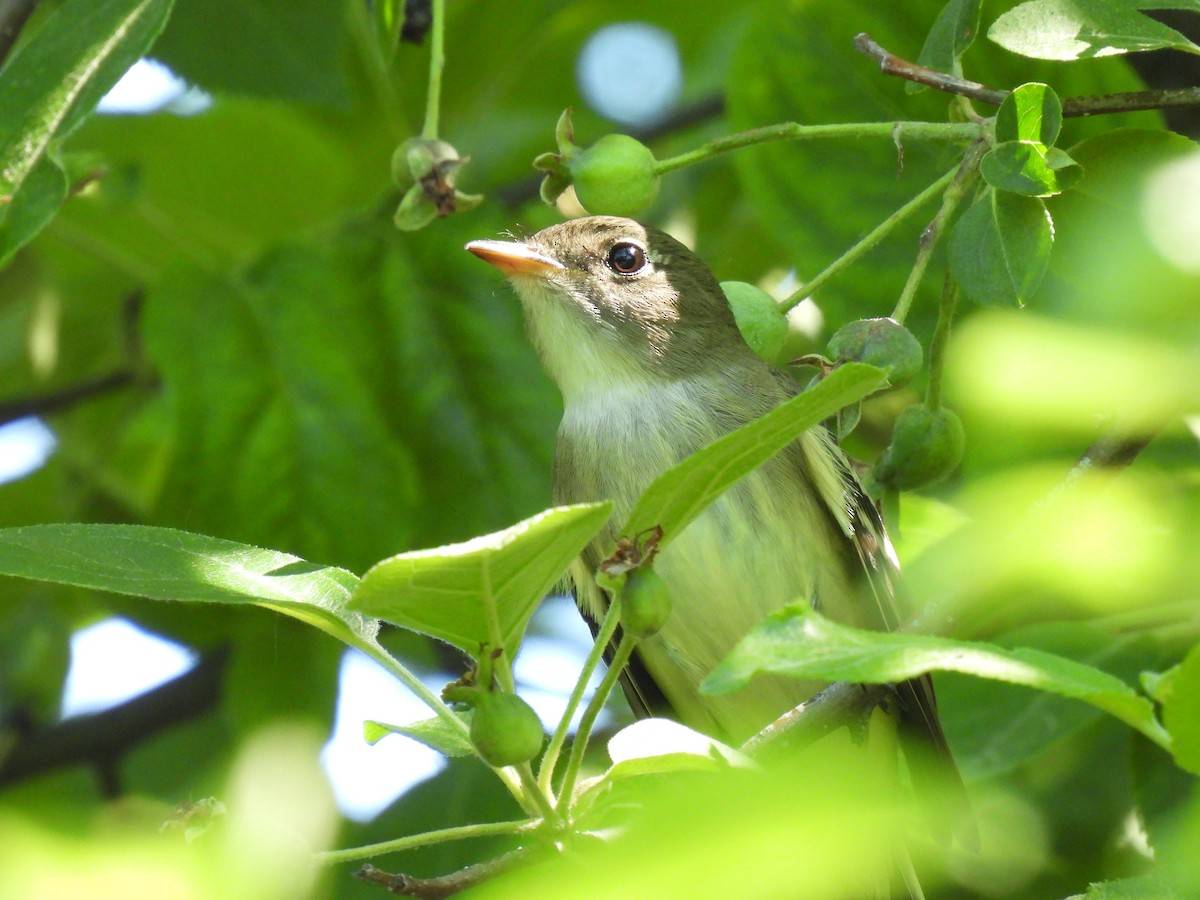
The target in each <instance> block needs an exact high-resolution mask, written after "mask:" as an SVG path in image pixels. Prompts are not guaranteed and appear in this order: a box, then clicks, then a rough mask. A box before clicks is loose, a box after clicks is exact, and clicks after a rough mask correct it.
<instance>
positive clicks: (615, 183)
mask: <svg viewBox="0 0 1200 900" xmlns="http://www.w3.org/2000/svg"><path fill="white" fill-rule="evenodd" d="M566 164H567V169H568V170H569V171H570V173H571V181H572V183H573V184H574V185H575V196H576V197H578V198H579V202H580V203H581V204H583V206H584V208H585V209H586V210H587V211H588V212H590V213H592V214H593V215H601V216H636V215H637V214H638V213H640V212H642V211H643V210H644V209H645V208H646V207H648V206H649V205H650V204H651V203H653V202H654V198H655V197H657V196H658V183H659V176H658V174H657V173H656V172H655V160H654V154H653V153H651V152H650V148H649V147H647V146H646V145H645V144H643V143H642V142H641V141H639V140H637V139H636V138H631V137H630V136H629V135H627V134H606V135H605V136H604V137H602V138H600V140H598V141H596V143H594V144H592V145H591V146H590V147H588V148H586V149H584V150H580V151H577V152H574V153H571V154H570V155H568V156H567V157H566Z"/></svg>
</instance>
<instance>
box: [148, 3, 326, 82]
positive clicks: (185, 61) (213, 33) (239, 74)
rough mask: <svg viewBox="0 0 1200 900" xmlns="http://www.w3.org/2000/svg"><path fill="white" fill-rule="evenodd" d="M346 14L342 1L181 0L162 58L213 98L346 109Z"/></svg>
mask: <svg viewBox="0 0 1200 900" xmlns="http://www.w3.org/2000/svg"><path fill="white" fill-rule="evenodd" d="M347 15H348V4H345V3H342V2H339V0H176V5H175V13H174V15H173V16H172V17H171V23H170V25H168V26H167V29H166V30H165V31H164V32H163V36H162V40H161V41H160V42H159V44H158V46H157V47H156V48H155V56H157V57H158V58H159V59H161V60H162V61H163V62H165V63H166V64H167V65H168V66H170V67H171V68H172V69H174V70H175V72H177V73H178V74H179V75H181V76H183V77H184V78H186V79H187V80H188V81H191V82H193V83H195V84H197V85H199V86H200V87H202V88H203V89H204V90H206V91H209V92H211V93H233V94H246V95H252V96H259V97H270V98H273V99H282V100H298V101H301V102H305V103H323V104H330V105H338V104H344V103H346V102H347V101H348V99H349V92H348V89H347V86H346V80H345V76H344V74H343V71H342V67H341V62H342V51H343V45H344V43H345V42H346V35H347V29H346V18H347ZM214 47H219V48H220V50H221V52H220V53H214V52H213V48H214Z"/></svg>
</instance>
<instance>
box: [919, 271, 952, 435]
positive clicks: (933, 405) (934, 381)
mask: <svg viewBox="0 0 1200 900" xmlns="http://www.w3.org/2000/svg"><path fill="white" fill-rule="evenodd" d="M957 303H958V282H957V281H955V280H954V276H953V275H951V274H950V273H949V272H947V273H946V278H945V280H944V281H943V282H942V301H941V303H940V304H939V305H938V320H937V327H936V328H934V330H933V338H932V339H931V340H930V342H929V384H928V386H927V387H926V388H925V405H926V406H927V407H929V408H930V409H931V410H933V411H934V412H937V411H938V410H939V409H941V407H942V370H943V369H944V368H945V363H946V344H947V342H948V341H949V340H950V326H951V324H952V323H953V322H954V308H955V306H956V304H957Z"/></svg>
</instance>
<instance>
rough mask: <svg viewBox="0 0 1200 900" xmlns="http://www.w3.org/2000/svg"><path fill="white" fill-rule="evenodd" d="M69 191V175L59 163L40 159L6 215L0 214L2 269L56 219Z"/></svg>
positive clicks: (0, 264) (48, 158) (45, 157)
mask: <svg viewBox="0 0 1200 900" xmlns="http://www.w3.org/2000/svg"><path fill="white" fill-rule="evenodd" d="M67 189H68V184H67V173H66V172H64V171H63V170H62V168H61V167H60V166H59V165H58V163H57V162H55V161H54V160H53V159H51V158H50V157H49V156H43V157H42V158H41V159H39V160H38V161H37V163H36V164H35V165H34V167H33V170H32V171H31V172H30V173H29V175H28V176H27V177H26V178H25V182H24V183H23V184H22V186H21V189H20V190H19V191H17V192H16V193H14V194H13V195H12V201H11V203H9V205H8V209H7V211H0V266H2V265H4V264H5V263H6V262H7V261H8V260H9V259H11V258H12V255H13V254H14V253H16V252H17V251H18V250H19V249H21V247H23V246H24V245H25V244H26V243H28V242H29V241H30V240H32V239H33V238H34V237H35V236H36V235H37V233H38V232H39V231H41V230H42V228H43V227H45V225H46V223H47V222H49V221H50V220H51V219H53V218H54V214H55V213H56V212H58V208H59V207H60V206H62V204H63V201H64V200H66V199H67ZM2 209H3V208H2V207H0V210H2Z"/></svg>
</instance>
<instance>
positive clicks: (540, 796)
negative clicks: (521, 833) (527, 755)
mask: <svg viewBox="0 0 1200 900" xmlns="http://www.w3.org/2000/svg"><path fill="white" fill-rule="evenodd" d="M514 768H515V769H516V772H517V775H518V776H520V779H521V786H522V787H523V788H524V789H525V795H526V796H527V797H529V798H530V799H531V800H532V801H533V803H534V805H535V806H536V807H537V808H538V812H540V813H541V814H542V818H544V819H545V820H546V821H547V822H551V823H553V824H555V825H558V824H560V823H561V820H562V815H561V813H560V812H559V811H558V810H557V809H555V808H554V801H553V799H552V798H551V796H550V794H549V793H548V792H547V791H544V790H542V786H541V785H540V784H538V781H537V779H536V778H535V777H534V775H533V766H531V765H530V764H529V763H528V762H523V763H521V765H519V766H515V767H514Z"/></svg>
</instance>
